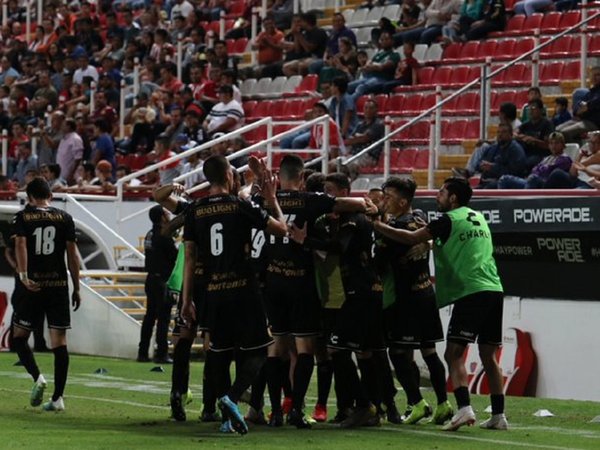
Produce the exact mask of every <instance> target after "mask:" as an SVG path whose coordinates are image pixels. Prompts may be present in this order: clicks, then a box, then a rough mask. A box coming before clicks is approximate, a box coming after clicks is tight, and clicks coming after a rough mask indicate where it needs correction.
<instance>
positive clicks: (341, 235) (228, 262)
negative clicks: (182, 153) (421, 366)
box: [15, 155, 508, 434]
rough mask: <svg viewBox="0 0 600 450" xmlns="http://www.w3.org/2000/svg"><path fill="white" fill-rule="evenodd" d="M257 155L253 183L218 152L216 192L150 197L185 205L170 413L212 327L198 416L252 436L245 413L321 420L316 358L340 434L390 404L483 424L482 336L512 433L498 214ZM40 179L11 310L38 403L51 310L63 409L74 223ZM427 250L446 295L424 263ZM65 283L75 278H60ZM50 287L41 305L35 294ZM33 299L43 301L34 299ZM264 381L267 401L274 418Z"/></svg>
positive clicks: (443, 194)
mask: <svg viewBox="0 0 600 450" xmlns="http://www.w3.org/2000/svg"><path fill="white" fill-rule="evenodd" d="M249 165H250V171H249V172H248V173H247V174H246V176H245V179H246V180H253V182H252V183H247V186H246V187H244V188H242V187H241V185H240V182H239V176H238V174H237V172H236V171H235V170H234V169H232V167H231V165H230V164H229V162H228V161H227V159H225V158H224V157H221V156H212V157H210V158H209V159H207V160H206V161H205V162H204V166H203V170H204V174H205V176H206V179H207V180H208V182H209V183H210V187H209V191H208V195H207V196H206V197H204V198H202V199H199V200H195V201H186V200H184V199H183V198H182V197H181V194H182V193H183V188H182V187H180V186H178V185H169V186H164V187H162V188H160V189H159V190H158V191H156V192H155V200H156V201H157V202H158V203H159V204H161V205H162V206H164V207H165V208H166V209H168V210H170V211H171V212H173V213H175V214H176V215H177V216H176V218H175V219H174V220H173V221H172V222H171V224H169V226H168V227H167V229H166V230H165V232H166V233H170V232H172V231H173V229H174V228H177V227H178V226H181V224H183V225H184V232H183V238H184V245H183V246H182V249H181V250H180V252H179V253H180V255H179V263H178V264H176V267H180V268H181V267H182V268H183V276H180V275H181V273H179V275H178V274H176V273H174V276H172V277H171V278H172V280H169V283H170V284H171V288H172V289H175V290H181V298H180V305H179V309H180V313H179V314H178V316H179V317H178V320H177V330H176V331H175V332H174V334H175V335H177V341H176V343H175V349H174V355H173V378H172V392H171V409H172V413H173V417H174V418H175V419H176V420H179V421H183V420H186V414H185V404H186V403H187V402H188V401H189V399H190V393H189V388H188V384H189V377H190V373H189V359H190V350H191V346H192V343H193V341H194V339H195V338H196V335H197V332H198V331H201V332H203V334H204V337H205V343H206V363H205V366H204V380H203V389H204V392H203V403H204V411H203V414H202V419H203V420H204V421H216V420H219V419H220V420H221V431H223V432H237V433H240V434H245V433H247V432H248V425H247V422H248V421H251V422H255V423H265V424H268V425H270V426H273V427H279V426H283V425H284V423H285V421H286V420H287V423H288V424H290V425H293V426H296V427H297V428H310V427H311V423H312V422H313V419H311V418H310V417H309V416H307V415H306V414H305V412H304V407H305V396H306V392H307V389H308V386H309V383H310V380H311V377H312V374H313V370H314V367H315V359H316V361H317V379H318V402H317V405H316V407H315V411H314V413H313V415H312V416H313V417H314V419H315V420H317V421H325V420H327V399H328V396H329V391H330V388H331V385H332V378H333V380H334V382H335V395H336V400H337V414H336V415H335V418H333V420H332V421H333V422H336V423H338V424H339V426H341V427H343V428H350V427H358V426H373V425H377V424H379V421H380V417H381V415H382V414H385V415H387V419H388V421H390V422H393V423H401V422H404V423H407V424H416V423H418V422H419V421H422V420H424V419H426V418H427V417H429V416H432V417H431V421H432V422H433V423H435V424H439V425H443V426H444V429H445V430H457V429H458V428H460V427H461V426H463V425H473V424H474V423H475V414H474V412H473V410H472V408H471V406H470V400H469V391H468V384H467V375H466V371H465V367H464V362H463V355H464V352H465V350H466V347H467V345H468V344H469V343H473V342H475V341H477V342H478V346H479V352H480V355H481V359H482V362H483V366H484V370H485V372H486V374H487V376H488V379H489V384H490V390H491V394H492V395H491V403H492V416H491V417H490V419H488V420H487V421H485V422H483V423H482V427H484V428H488V429H507V428H508V424H507V421H506V417H505V415H504V396H503V389H502V387H503V382H502V376H501V372H500V369H499V367H498V364H497V362H496V360H495V356H494V355H495V352H496V350H497V348H498V346H499V345H500V343H501V337H502V301H503V299H502V285H501V282H500V279H499V277H498V275H497V271H496V266H495V262H494V259H493V256H492V250H493V249H492V240H491V234H490V230H489V228H488V226H487V223H486V222H485V219H484V218H483V216H482V215H481V214H480V213H478V212H476V211H474V210H472V209H470V208H468V207H467V204H468V203H469V200H470V198H471V194H472V191H471V188H470V187H469V185H468V184H467V183H466V182H465V181H464V180H460V179H448V180H446V181H445V183H444V185H443V187H442V188H441V189H440V191H439V193H438V198H437V202H438V207H439V210H440V211H441V212H443V213H444V214H443V215H442V216H441V217H440V218H439V219H436V220H434V221H432V222H431V223H429V224H427V223H426V221H425V220H424V217H423V216H422V215H421V214H419V213H418V212H416V211H413V210H412V206H411V204H412V200H413V197H414V194H415V190H416V185H415V184H414V182H413V181H411V180H407V179H401V178H397V177H391V178H390V179H388V180H386V183H385V184H384V185H383V187H382V193H383V196H382V198H381V199H379V200H380V201H379V200H378V201H377V203H378V204H376V203H374V202H373V201H372V200H371V199H370V198H368V197H366V198H358V197H350V183H349V180H348V178H347V177H346V176H345V175H343V174H340V173H334V174H330V175H328V176H325V175H322V174H319V173H315V174H313V175H311V176H310V177H306V172H305V170H304V164H303V161H302V159H300V158H299V157H297V156H295V155H287V156H285V157H284V158H283V160H282V161H281V166H280V170H279V183H277V178H276V177H275V176H273V174H272V173H271V172H270V171H269V170H267V168H266V167H265V165H264V163H263V162H262V161H259V160H258V159H256V158H251V159H250V164H249ZM42 181H43V180H40V179H36V180H34V181H33V182H32V183H31V186H32V187H31V188H30V187H29V186H28V188H27V194H28V198H29V202H30V203H29V205H28V206H27V207H26V208H25V209H24V210H23V211H21V212H20V213H19V214H17V217H16V220H15V234H16V236H17V237H16V239H17V240H16V244H17V262H18V272H19V278H20V282H21V284H22V285H23V289H24V291H23V295H22V297H23V298H22V302H21V303H22V304H23V305H26V304H27V306H26V307H22V308H15V319H16V320H15V330H17V333H16V334H15V336H16V338H17V339H15V347H16V348H17V352H18V353H19V357H20V358H21V361H22V362H23V364H24V366H25V368H26V369H27V371H28V372H29V373H30V374H31V375H32V377H33V379H34V382H35V384H34V389H33V392H32V404H34V403H35V404H40V403H41V398H42V396H43V389H44V388H45V386H46V382H45V380H43V377H42V376H41V375H40V374H39V370H38V369H37V366H36V365H35V361H34V359H33V355H32V354H31V351H30V350H29V348H28V347H27V345H26V337H27V334H28V330H30V329H31V327H32V323H33V322H35V320H37V319H36V317H30V314H34V313H35V314H38V313H39V311H38V309H39V310H45V312H46V314H47V315H48V323H49V327H50V328H51V339H52V347H53V350H54V353H55V360H56V364H55V365H56V369H55V383H56V389H55V393H54V395H53V397H52V399H51V401H50V402H49V403H48V404H47V405H48V406H45V408H47V409H64V403H63V401H62V392H63V389H64V381H66V367H67V366H68V353H67V351H66V340H65V338H64V335H65V333H64V330H65V329H66V328H68V327H69V323H68V312H69V299H68V290H67V288H66V280H67V278H66V268H65V267H64V261H63V262H62V263H60V264H59V262H58V259H60V258H64V252H65V249H66V251H67V255H68V263H69V270H70V271H71V277H72V279H73V284H74V286H75V292H74V294H73V304H74V305H75V306H76V307H78V306H79V296H78V271H77V268H76V267H75V266H76V262H77V260H76V253H74V245H75V244H74V232H73V225H72V219H71V218H70V216H68V214H66V213H64V212H62V211H60V210H56V209H54V208H50V206H49V203H48V202H49V200H50V192H49V190H48V191H47V192H46V191H45V190H44V189H42V188H43V186H42ZM38 185H39V186H38ZM42 191H43V192H42ZM50 223H51V224H50ZM49 230H50V231H49ZM432 246H433V251H434V257H435V258H434V259H435V267H436V273H435V275H436V287H435V291H434V288H433V285H432V282H431V275H430V273H429V252H430V248H431V247H432ZM51 255H54V256H53V258H55V259H52V264H53V266H52V267H53V270H54V271H55V272H53V273H54V274H50V273H44V272H43V269H40V268H39V264H40V263H39V261H41V260H44V261H46V262H45V263H44V264H48V262H49V261H51V260H50V259H49V258H46V257H49V256H51ZM59 256H60V258H59ZM59 272H60V273H59ZM44 277H46V278H44ZM52 277H54V281H52V280H49V278H52ZM47 279H48V281H47V282H46V280H47ZM56 280H64V283H63V284H61V285H60V286H58V285H57V284H56ZM45 283H46V284H45ZM47 283H50V284H47ZM40 289H41V290H40ZM40 296H43V297H44V301H43V302H42V301H37V302H36V301H35V300H40V299H38V297H40ZM34 303H35V304H36V305H37V304H39V305H44V306H39V307H38V308H37V309H36V308H35V307H32V305H33V304H34ZM48 304H52V305H54V306H52V307H50V306H48ZM449 304H453V305H454V306H453V311H452V318H451V320H450V325H449V328H448V332H447V347H446V352H445V355H444V356H445V359H446V362H447V365H448V367H449V372H450V379H451V382H452V386H453V389H454V394H455V397H456V402H457V406H458V410H457V411H456V412H455V411H454V409H453V408H452V406H451V404H450V402H449V401H448V399H447V394H446V373H445V368H444V365H443V364H442V362H441V360H440V358H439V356H438V355H437V353H436V342H439V341H441V340H442V339H443V331H442V326H441V322H440V318H439V313H438V307H442V306H446V305H449ZM17 341H18V342H17ZM414 350H420V351H421V354H422V356H423V359H424V360H425V363H426V364H427V367H428V369H429V372H430V376H431V383H432V386H433V389H434V391H435V394H436V397H437V405H435V408H431V407H430V405H429V404H428V403H427V402H426V401H425V400H424V399H423V397H422V396H421V393H420V390H419V378H420V377H419V373H418V368H417V366H416V364H415V363H414V359H413V358H414V355H413V353H414ZM233 361H235V364H236V370H235V378H234V379H233V380H231V377H230V366H231V363H232V362H233ZM355 361H356V363H355ZM390 362H391V366H392V367H393V369H394V371H395V373H396V377H397V379H398V381H399V382H400V384H401V386H402V387H403V389H404V391H405V393H406V396H407V404H408V405H409V408H408V410H407V412H406V414H405V415H404V416H401V415H400V414H399V412H398V410H397V409H396V406H395V402H394V395H395V393H396V390H395V388H394V381H393V378H392V371H391V368H390ZM357 366H358V368H357ZM357 369H358V370H357ZM63 372H64V374H63ZM63 375H64V376H63ZM250 387H251V395H250V399H249V404H250V410H249V413H248V415H247V416H246V417H244V416H243V415H242V414H241V412H240V410H239V408H238V402H239V401H240V399H241V398H242V397H243V396H244V395H245V394H246V393H247V390H248V389H249V388H250ZM265 389H266V391H267V392H268V396H269V400H270V404H271V413H270V415H269V416H268V419H267V418H265V416H264V413H263V407H264V399H263V397H264V393H265ZM216 407H218V408H219V410H220V412H221V417H220V418H219V417H218V414H217V413H216ZM286 416H287V417H286Z"/></svg>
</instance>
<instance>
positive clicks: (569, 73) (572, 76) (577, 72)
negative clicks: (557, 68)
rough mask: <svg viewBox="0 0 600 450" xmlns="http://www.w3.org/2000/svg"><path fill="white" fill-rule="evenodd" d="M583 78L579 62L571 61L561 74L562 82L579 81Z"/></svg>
mask: <svg viewBox="0 0 600 450" xmlns="http://www.w3.org/2000/svg"><path fill="white" fill-rule="evenodd" d="M580 78H581V63H580V62H579V61H569V62H568V63H566V64H565V67H564V69H563V71H562V74H561V80H567V81H572V80H579V79H580Z"/></svg>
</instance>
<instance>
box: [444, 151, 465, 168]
mask: <svg viewBox="0 0 600 450" xmlns="http://www.w3.org/2000/svg"><path fill="white" fill-rule="evenodd" d="M470 156H471V155H467V154H464V155H440V158H439V161H438V169H452V168H453V167H466V165H467V162H468V161H469V157H470Z"/></svg>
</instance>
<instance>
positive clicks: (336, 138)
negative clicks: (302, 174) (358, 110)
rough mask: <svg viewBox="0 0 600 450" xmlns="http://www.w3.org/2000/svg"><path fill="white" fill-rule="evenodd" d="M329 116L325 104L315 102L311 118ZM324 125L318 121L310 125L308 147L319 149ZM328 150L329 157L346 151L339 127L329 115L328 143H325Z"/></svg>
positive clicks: (335, 156) (321, 144) (334, 156)
mask: <svg viewBox="0 0 600 450" xmlns="http://www.w3.org/2000/svg"><path fill="white" fill-rule="evenodd" d="M322 116H329V110H328V109H327V106H326V105H324V104H323V103H320V102H319V103H315V105H314V106H313V118H315V119H316V118H317V117H322ZM323 128H324V125H323V123H318V124H315V125H313V126H312V128H311V129H310V140H309V141H308V148H316V149H320V148H322V146H323V142H324V141H323V135H324V130H323ZM327 148H328V150H329V157H330V158H337V157H338V156H340V155H344V154H345V152H346V148H345V146H344V141H343V139H342V136H341V134H340V129H339V128H338V126H337V124H336V123H335V121H334V120H333V119H332V118H331V117H329V144H328V145H327Z"/></svg>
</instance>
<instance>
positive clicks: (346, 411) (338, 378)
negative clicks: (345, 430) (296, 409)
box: [330, 350, 360, 423]
mask: <svg viewBox="0 0 600 450" xmlns="http://www.w3.org/2000/svg"><path fill="white" fill-rule="evenodd" d="M330 352H331V361H332V362H333V375H334V379H335V395H336V399H337V409H338V411H337V414H336V415H335V418H334V419H333V420H332V421H333V423H341V422H343V421H344V420H346V419H347V418H348V417H349V416H350V414H351V413H352V409H353V408H354V406H355V400H356V393H357V392H358V391H359V390H360V378H359V376H358V371H357V368H356V364H354V361H353V360H352V353H351V352H350V351H348V350H335V351H334V350H330Z"/></svg>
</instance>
